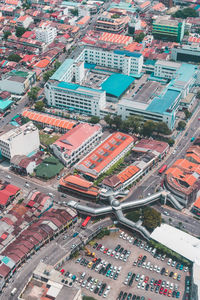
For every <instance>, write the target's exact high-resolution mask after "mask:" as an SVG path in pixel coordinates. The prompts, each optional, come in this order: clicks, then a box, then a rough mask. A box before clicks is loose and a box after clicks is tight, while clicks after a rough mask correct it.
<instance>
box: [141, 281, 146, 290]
mask: <svg viewBox="0 0 200 300" xmlns="http://www.w3.org/2000/svg"><path fill="white" fill-rule="evenodd" d="M145 285H146V283H145V282H143V283H142V286H141V289H142V290H144V288H145Z"/></svg>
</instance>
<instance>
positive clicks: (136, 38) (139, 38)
mask: <svg viewBox="0 0 200 300" xmlns="http://www.w3.org/2000/svg"><path fill="white" fill-rule="evenodd" d="M144 37H145V34H144V32H141V33H139V34H137V35H136V36H135V37H134V39H135V41H136V42H137V43H141V42H142V41H143V39H144Z"/></svg>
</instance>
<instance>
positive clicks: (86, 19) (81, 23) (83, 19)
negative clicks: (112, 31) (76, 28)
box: [77, 16, 90, 25]
mask: <svg viewBox="0 0 200 300" xmlns="http://www.w3.org/2000/svg"><path fill="white" fill-rule="evenodd" d="M89 20H90V16H85V17H83V18H81V19H80V21H78V22H77V24H78V25H84V24H86V23H87V22H88V21H89Z"/></svg>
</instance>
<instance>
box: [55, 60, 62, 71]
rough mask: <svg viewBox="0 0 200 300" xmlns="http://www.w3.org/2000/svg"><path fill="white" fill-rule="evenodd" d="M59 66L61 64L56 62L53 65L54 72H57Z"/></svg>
mask: <svg viewBox="0 0 200 300" xmlns="http://www.w3.org/2000/svg"><path fill="white" fill-rule="evenodd" d="M60 66H61V62H59V61H58V60H57V61H56V62H55V63H54V70H57V69H58V68H59V67H60Z"/></svg>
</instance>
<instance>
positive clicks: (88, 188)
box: [59, 175, 99, 200]
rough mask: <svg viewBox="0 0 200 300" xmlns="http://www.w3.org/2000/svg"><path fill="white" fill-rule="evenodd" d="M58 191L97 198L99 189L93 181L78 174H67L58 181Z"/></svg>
mask: <svg viewBox="0 0 200 300" xmlns="http://www.w3.org/2000/svg"><path fill="white" fill-rule="evenodd" d="M59 191H62V192H64V193H65V192H66V193H69V194H71V193H73V194H78V195H79V196H81V197H86V198H90V199H94V200H95V199H97V197H98V195H99V189H98V188H97V187H95V186H94V184H93V182H90V181H88V180H85V179H83V178H81V177H80V176H79V175H78V176H77V175H67V176H65V177H62V178H61V180H60V183H59Z"/></svg>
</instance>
